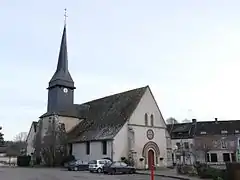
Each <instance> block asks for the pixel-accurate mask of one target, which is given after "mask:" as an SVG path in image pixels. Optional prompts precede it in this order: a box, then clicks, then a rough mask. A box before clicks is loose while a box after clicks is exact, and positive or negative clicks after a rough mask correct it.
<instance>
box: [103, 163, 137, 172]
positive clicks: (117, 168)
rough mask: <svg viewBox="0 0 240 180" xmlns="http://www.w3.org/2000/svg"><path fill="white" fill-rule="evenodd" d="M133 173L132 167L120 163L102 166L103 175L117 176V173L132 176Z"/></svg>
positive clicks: (134, 169)
mask: <svg viewBox="0 0 240 180" xmlns="http://www.w3.org/2000/svg"><path fill="white" fill-rule="evenodd" d="M135 172H136V168H134V167H133V166H128V165H127V164H126V163H124V162H120V161H116V162H112V163H106V164H105V165H104V166H103V173H104V174H117V173H124V174H126V173H127V174H133V173H135Z"/></svg>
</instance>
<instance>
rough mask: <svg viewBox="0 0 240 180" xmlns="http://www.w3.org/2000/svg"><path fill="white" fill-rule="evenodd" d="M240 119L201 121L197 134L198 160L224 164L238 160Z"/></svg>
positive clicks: (196, 149)
mask: <svg viewBox="0 0 240 180" xmlns="http://www.w3.org/2000/svg"><path fill="white" fill-rule="evenodd" d="M239 137H240V120H232V121H219V120H218V119H217V118H215V121H207V122H201V123H198V125H197V131H196V134H195V138H194V140H195V151H196V154H197V160H198V161H200V162H208V163H209V164H224V163H225V162H234V161H236V160H237V158H236V155H237V150H238V147H239Z"/></svg>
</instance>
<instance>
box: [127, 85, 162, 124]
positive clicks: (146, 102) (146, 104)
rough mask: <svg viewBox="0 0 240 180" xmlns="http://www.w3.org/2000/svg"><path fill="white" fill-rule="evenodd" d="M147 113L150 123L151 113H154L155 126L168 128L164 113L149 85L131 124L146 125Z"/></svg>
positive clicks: (130, 120)
mask: <svg viewBox="0 0 240 180" xmlns="http://www.w3.org/2000/svg"><path fill="white" fill-rule="evenodd" d="M145 113H147V117H148V125H150V121H151V120H150V119H151V115H153V121H154V126H156V127H161V128H166V124H165V121H164V119H163V116H162V113H161V111H160V109H159V107H158V105H157V103H156V101H155V99H154V96H153V94H152V92H151V90H150V88H149V87H147V89H146V91H145V93H144V94H143V96H142V98H141V100H140V101H139V103H138V105H137V107H136V109H135V110H134V112H133V113H132V115H131V118H130V119H129V124H133V125H142V126H145Z"/></svg>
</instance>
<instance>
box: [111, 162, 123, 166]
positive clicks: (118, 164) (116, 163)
mask: <svg viewBox="0 0 240 180" xmlns="http://www.w3.org/2000/svg"><path fill="white" fill-rule="evenodd" d="M112 166H121V164H120V162H114V163H113V164H112Z"/></svg>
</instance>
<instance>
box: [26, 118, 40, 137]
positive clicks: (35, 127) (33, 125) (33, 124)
mask: <svg viewBox="0 0 240 180" xmlns="http://www.w3.org/2000/svg"><path fill="white" fill-rule="evenodd" d="M37 124H38V122H37V121H33V122H32V124H31V127H30V130H29V131H28V135H27V138H26V141H27V140H28V137H29V134H30V132H31V128H32V127H33V128H34V132H35V133H36V132H37Z"/></svg>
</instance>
